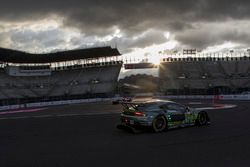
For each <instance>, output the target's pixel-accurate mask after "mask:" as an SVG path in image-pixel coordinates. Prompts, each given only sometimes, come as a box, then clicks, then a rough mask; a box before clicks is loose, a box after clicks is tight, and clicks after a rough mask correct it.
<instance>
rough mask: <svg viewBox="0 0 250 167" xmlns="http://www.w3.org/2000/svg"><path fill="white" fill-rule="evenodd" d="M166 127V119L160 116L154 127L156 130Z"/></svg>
mask: <svg viewBox="0 0 250 167" xmlns="http://www.w3.org/2000/svg"><path fill="white" fill-rule="evenodd" d="M165 128H166V119H165V118H163V117H159V118H157V119H156V120H155V122H154V129H155V131H156V132H160V131H162V130H164V129H165Z"/></svg>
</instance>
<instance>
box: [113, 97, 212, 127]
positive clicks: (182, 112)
mask: <svg viewBox="0 0 250 167" xmlns="http://www.w3.org/2000/svg"><path fill="white" fill-rule="evenodd" d="M121 104H122V106H123V112H122V113H121V124H119V125H118V126H117V128H118V129H126V128H132V129H134V130H136V129H141V128H145V127H148V128H151V129H152V130H153V131H154V132H162V131H164V130H166V129H172V128H178V127H186V126H193V125H200V126H201V125H207V124H209V123H210V119H209V117H208V114H207V112H205V111H201V110H197V109H194V108H190V107H186V106H183V105H181V104H178V103H175V102H173V101H166V100H151V101H147V102H124V103H121Z"/></svg>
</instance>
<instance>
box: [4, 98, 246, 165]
mask: <svg viewBox="0 0 250 167" xmlns="http://www.w3.org/2000/svg"><path fill="white" fill-rule="evenodd" d="M182 102H183V103H185V102H184V101H182ZM229 103H230V104H235V103H236V102H229ZM193 104H194V105H199V107H203V106H207V105H208V104H199V103H193ZM237 105H238V106H237V107H236V108H232V109H219V110H208V113H209V115H210V118H211V121H212V124H211V125H210V126H207V127H190V128H184V129H176V130H171V131H168V132H164V133H160V134H153V133H149V132H145V133H140V134H131V133H127V132H123V131H119V130H117V129H116V128H115V124H116V123H117V122H118V121H119V115H118V114H117V113H118V112H119V111H120V106H119V105H114V106H112V105H109V104H98V105H96V104H89V105H73V106H61V107H53V108H47V109H44V110H41V111H36V112H27V113H26V112H22V113H14V114H7V115H6V114H3V115H0V167H8V166H17V167H30V166H32V167H33V166H35V167H36V166H39V167H57V166H58V167H64V166H70V167H76V166H84V167H90V166H105V167H106V166H107V167H112V166H114V167H118V166H126V167H129V166H170V165H171V166H227V167H228V166H237V167H238V166H249V164H250V158H249V157H250V123H249V122H250V121H249V120H250V109H249V107H250V104H249V103H247V102H237Z"/></svg>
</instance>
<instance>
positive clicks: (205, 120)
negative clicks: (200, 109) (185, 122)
mask: <svg viewBox="0 0 250 167" xmlns="http://www.w3.org/2000/svg"><path fill="white" fill-rule="evenodd" d="M199 122H200V124H201V125H204V124H205V123H206V122H207V117H206V115H205V114H204V113H202V114H200V117H199Z"/></svg>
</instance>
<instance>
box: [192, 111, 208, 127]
mask: <svg viewBox="0 0 250 167" xmlns="http://www.w3.org/2000/svg"><path fill="white" fill-rule="evenodd" d="M208 122H209V118H208V115H207V113H206V112H199V114H198V116H197V119H196V121H195V124H196V125H198V126H203V125H207V124H208Z"/></svg>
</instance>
